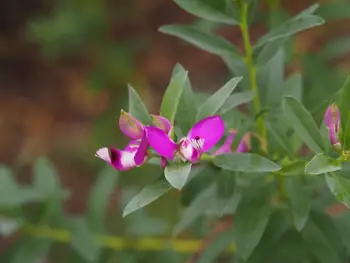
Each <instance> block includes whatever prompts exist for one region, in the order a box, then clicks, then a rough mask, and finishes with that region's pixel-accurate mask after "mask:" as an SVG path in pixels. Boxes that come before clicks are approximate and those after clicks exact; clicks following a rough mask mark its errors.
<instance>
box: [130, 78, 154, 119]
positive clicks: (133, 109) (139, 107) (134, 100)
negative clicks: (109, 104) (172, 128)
mask: <svg viewBox="0 0 350 263" xmlns="http://www.w3.org/2000/svg"><path fill="white" fill-rule="evenodd" d="M128 90H129V113H131V114H132V115H133V116H134V117H135V118H136V119H138V120H139V121H140V122H142V123H143V124H144V125H147V124H151V123H152V119H151V116H150V115H149V113H148V110H147V108H146V106H145V104H144V103H143V101H142V100H141V98H140V96H139V95H138V94H137V92H136V90H135V89H134V88H133V87H132V86H131V85H130V84H129V85H128Z"/></svg>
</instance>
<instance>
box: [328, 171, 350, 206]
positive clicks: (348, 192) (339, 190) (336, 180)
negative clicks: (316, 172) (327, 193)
mask: <svg viewBox="0 0 350 263" xmlns="http://www.w3.org/2000/svg"><path fill="white" fill-rule="evenodd" d="M325 179H326V182H327V185H328V188H329V189H330V190H331V192H332V194H333V195H334V196H335V198H337V199H338V200H339V201H340V202H341V203H343V204H344V205H346V206H347V207H348V208H350V180H349V179H346V178H344V177H341V176H339V175H336V174H334V173H327V174H326V175H325Z"/></svg>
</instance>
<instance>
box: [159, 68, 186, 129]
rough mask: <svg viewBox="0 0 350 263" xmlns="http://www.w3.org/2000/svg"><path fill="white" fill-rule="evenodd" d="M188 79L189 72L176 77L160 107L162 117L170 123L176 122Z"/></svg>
mask: <svg viewBox="0 0 350 263" xmlns="http://www.w3.org/2000/svg"><path fill="white" fill-rule="evenodd" d="M186 79H187V71H184V72H180V73H178V74H176V76H174V77H173V78H172V79H171V81H170V83H169V86H168V87H167V89H166V91H165V93H164V96H163V100H162V105H161V106H160V115H161V116H163V117H165V118H167V119H168V120H169V121H170V122H172V123H173V122H174V119H175V115H176V112H177V107H178V106H179V102H180V99H181V95H182V92H183V90H184V88H185V83H186Z"/></svg>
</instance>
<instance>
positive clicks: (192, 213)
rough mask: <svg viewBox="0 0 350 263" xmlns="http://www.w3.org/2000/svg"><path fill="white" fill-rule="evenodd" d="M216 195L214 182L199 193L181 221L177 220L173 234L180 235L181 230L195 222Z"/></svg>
mask: <svg viewBox="0 0 350 263" xmlns="http://www.w3.org/2000/svg"><path fill="white" fill-rule="evenodd" d="M214 196H215V187H214V184H212V185H211V186H210V187H208V188H207V189H205V190H204V191H202V192H201V193H199V194H198V196H197V197H196V198H195V199H194V200H193V202H192V203H191V204H190V205H189V206H188V207H187V208H186V209H185V211H184V212H183V214H182V215H181V218H180V220H179V222H177V224H176V225H175V227H174V230H173V235H175V236H176V235H178V234H179V233H180V232H181V231H183V230H184V229H186V228H187V227H189V226H190V225H191V224H193V223H194V222H195V220H197V219H198V218H199V217H200V216H201V215H202V214H203V213H205V211H206V209H207V208H208V206H209V204H210V203H211V202H212V200H213V198H214Z"/></svg>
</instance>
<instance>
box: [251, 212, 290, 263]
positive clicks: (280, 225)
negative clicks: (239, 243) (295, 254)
mask: <svg viewBox="0 0 350 263" xmlns="http://www.w3.org/2000/svg"><path fill="white" fill-rule="evenodd" d="M288 212H289V211H288ZM289 216H290V215H289V213H286V211H283V210H282V209H275V210H274V211H273V212H272V213H271V215H270V218H269V222H268V224H267V226H266V229H265V232H264V235H263V236H262V238H261V241H260V242H259V244H258V245H257V247H256V248H255V249H254V251H253V253H252V254H251V255H250V257H249V259H248V260H247V261H246V263H257V262H262V261H263V260H264V262H270V261H267V260H266V257H267V256H269V254H271V253H270V251H272V250H273V249H275V248H276V245H277V244H278V243H280V242H281V238H282V236H283V234H285V233H286V231H287V229H288V228H289V227H290V223H289V221H290V220H289ZM284 244H285V243H284ZM276 252H277V251H276ZM272 262H275V261H272Z"/></svg>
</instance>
